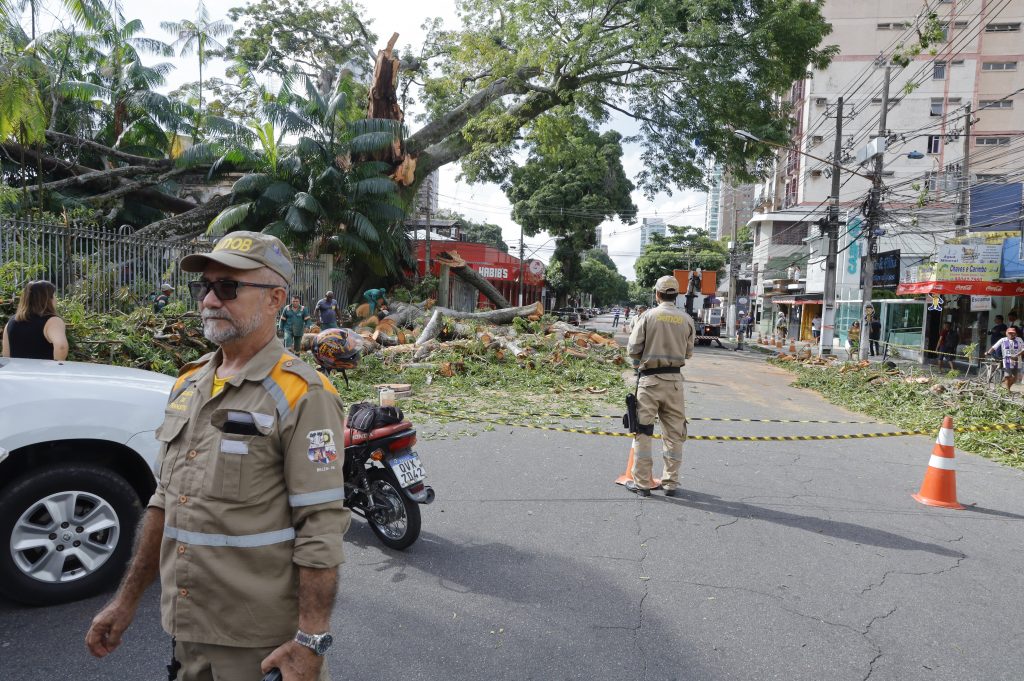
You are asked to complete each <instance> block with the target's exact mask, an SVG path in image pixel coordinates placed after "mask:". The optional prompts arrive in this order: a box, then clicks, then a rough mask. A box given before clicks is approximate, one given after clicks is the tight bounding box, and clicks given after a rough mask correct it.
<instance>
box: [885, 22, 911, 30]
mask: <svg viewBox="0 0 1024 681" xmlns="http://www.w3.org/2000/svg"><path fill="white" fill-rule="evenodd" d="M877 28H878V30H879V31H905V30H907V29H908V28H910V24H909V23H907V22H905V21H893V22H886V23H883V24H878V26H877Z"/></svg>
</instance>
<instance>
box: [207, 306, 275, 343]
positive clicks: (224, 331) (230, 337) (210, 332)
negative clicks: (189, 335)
mask: <svg viewBox="0 0 1024 681" xmlns="http://www.w3.org/2000/svg"><path fill="white" fill-rule="evenodd" d="M215 319H219V320H221V321H226V322H228V323H229V324H230V326H228V327H227V328H220V329H215V328H214V325H213V322H214V319H203V335H204V336H205V337H206V340H208V341H210V342H211V343H213V344H214V345H224V344H225V343H230V342H231V341H236V340H238V339H240V338H245V337H246V336H248V335H249V334H252V333H255V332H256V331H257V330H258V329H259V328H260V327H261V326H263V320H264V319H265V315H264V314H263V310H259V311H258V312H256V314H254V315H253V316H252V317H250V318H249V319H248V320H247V321H246V323H244V324H242V323H239V322H238V321H237V320H235V319H227V318H224V317H219V318H215Z"/></svg>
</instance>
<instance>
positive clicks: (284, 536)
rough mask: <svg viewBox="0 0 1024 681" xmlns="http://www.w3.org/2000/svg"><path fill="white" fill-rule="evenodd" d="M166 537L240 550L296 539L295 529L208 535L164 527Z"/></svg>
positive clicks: (194, 543) (187, 542)
mask: <svg viewBox="0 0 1024 681" xmlns="http://www.w3.org/2000/svg"><path fill="white" fill-rule="evenodd" d="M164 536H165V537H167V538H168V539H174V540H176V541H180V542H182V543H184V544H191V545H193V546H231V547H234V548H240V549H250V548H255V547H257V546H270V545H271V544H280V543H281V542H286V541H291V540H292V539H295V528H294V527H286V528H285V529H283V530H274V531H273V532H259V533H257V534H238V535H230V534H207V533H206V532H191V531H189V530H179V529H178V528H177V527H171V526H170V525H164Z"/></svg>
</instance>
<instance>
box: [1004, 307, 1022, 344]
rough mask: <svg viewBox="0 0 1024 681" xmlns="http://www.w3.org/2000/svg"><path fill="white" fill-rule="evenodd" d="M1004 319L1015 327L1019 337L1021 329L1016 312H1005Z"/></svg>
mask: <svg viewBox="0 0 1024 681" xmlns="http://www.w3.org/2000/svg"><path fill="white" fill-rule="evenodd" d="M1006 320H1007V325H1008V326H1012V327H1013V328H1015V329H1017V337H1018V338H1019V337H1020V336H1021V331H1022V329H1021V328H1020V322H1019V321H1017V313H1016V312H1014V311H1013V310H1010V311H1009V312H1007V313H1006Z"/></svg>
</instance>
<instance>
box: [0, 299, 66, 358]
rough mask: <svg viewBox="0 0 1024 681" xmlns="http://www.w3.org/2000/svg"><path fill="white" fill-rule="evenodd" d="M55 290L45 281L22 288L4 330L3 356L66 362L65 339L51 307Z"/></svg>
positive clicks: (60, 320) (61, 327)
mask: <svg viewBox="0 0 1024 681" xmlns="http://www.w3.org/2000/svg"><path fill="white" fill-rule="evenodd" d="M55 291H56V288H54V286H53V284H51V283H50V282H48V281H30V282H29V283H28V284H26V285H25V290H24V291H23V292H22V294H21V300H20V301H18V310H17V312H15V313H14V317H12V318H11V319H10V321H8V322H7V326H6V327H5V328H4V343H3V353H4V357H21V358H26V359H56V360H63V359H67V357H68V338H67V334H66V333H65V327H64V320H63V319H61V318H60V317H58V316H57V310H56V308H55V307H54V299H53V294H54V292H55Z"/></svg>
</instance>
